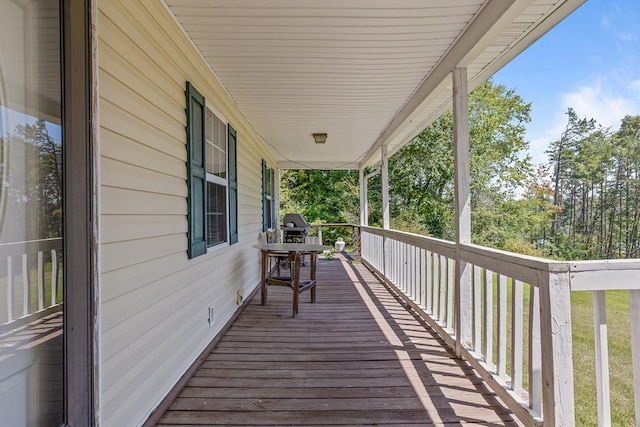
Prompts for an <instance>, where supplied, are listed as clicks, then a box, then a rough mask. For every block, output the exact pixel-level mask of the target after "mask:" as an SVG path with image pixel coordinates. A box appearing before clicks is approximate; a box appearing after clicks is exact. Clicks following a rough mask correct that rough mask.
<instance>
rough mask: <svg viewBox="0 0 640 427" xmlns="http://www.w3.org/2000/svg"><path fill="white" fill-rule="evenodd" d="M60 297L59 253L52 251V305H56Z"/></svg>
mask: <svg viewBox="0 0 640 427" xmlns="http://www.w3.org/2000/svg"><path fill="white" fill-rule="evenodd" d="M57 296H58V252H56V250H55V249H53V250H51V305H56V302H57V299H56V298H57Z"/></svg>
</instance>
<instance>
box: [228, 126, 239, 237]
mask: <svg viewBox="0 0 640 427" xmlns="http://www.w3.org/2000/svg"><path fill="white" fill-rule="evenodd" d="M228 129H229V138H228V147H227V150H228V153H229V154H228V156H229V159H228V162H229V244H231V245H233V244H234V243H238V155H237V150H236V149H237V144H236V142H237V137H236V131H235V129H234V128H232V127H231V125H229V126H228Z"/></svg>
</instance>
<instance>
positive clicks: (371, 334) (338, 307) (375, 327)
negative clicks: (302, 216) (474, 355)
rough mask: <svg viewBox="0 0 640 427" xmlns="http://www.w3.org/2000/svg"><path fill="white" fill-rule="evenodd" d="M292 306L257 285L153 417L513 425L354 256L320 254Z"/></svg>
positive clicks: (286, 295)
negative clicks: (311, 285)
mask: <svg viewBox="0 0 640 427" xmlns="http://www.w3.org/2000/svg"><path fill="white" fill-rule="evenodd" d="M290 316H291V290H290V289H287V288H282V287H276V286H272V287H270V288H269V300H268V302H267V305H265V306H262V305H260V295H259V293H258V294H257V295H255V296H254V297H253V299H252V300H251V301H250V303H249V304H248V306H247V307H246V309H245V310H244V311H243V312H242V313H241V314H240V316H239V317H238V319H237V320H236V321H235V322H234V323H233V325H232V326H231V327H230V328H229V330H228V331H227V332H226V333H225V334H224V336H223V337H222V338H221V339H220V341H219V342H218V344H217V346H216V348H215V349H214V350H213V351H212V352H211V353H210V354H209V355H208V357H207V358H206V360H205V361H204V362H203V363H202V365H201V366H200V367H199V369H198V370H197V371H196V373H195V375H194V376H193V377H192V378H191V379H190V380H189V381H188V383H187V385H186V387H185V388H184V390H182V392H181V393H180V395H179V396H178V398H177V399H176V400H175V401H174V403H173V404H172V405H171V407H170V408H169V410H167V412H165V414H164V415H163V416H162V418H161V419H160V421H159V423H158V425H163V426H164V425H182V426H186V425H224V426H235V425H244V426H247V425H251V426H275V425H278V426H282V425H289V426H302V425H304V426H311V425H315V426H321V425H322V426H342V425H344V426H371V425H395V426H454V425H482V426H515V425H517V424H516V423H515V422H514V418H513V417H512V415H511V413H510V411H509V410H508V409H507V408H506V407H504V406H503V405H502V403H501V402H500V401H499V400H498V399H497V398H496V396H495V395H494V394H493V393H492V392H491V391H489V390H488V389H487V388H486V387H485V385H484V384H483V382H482V380H481V379H480V378H479V377H478V376H477V375H476V374H475V372H474V371H473V369H471V368H470V367H468V366H467V365H466V364H465V363H464V362H462V361H461V360H459V359H457V358H456V357H455V355H454V354H453V353H451V352H450V351H448V350H447V349H446V347H445V346H444V343H443V342H442V341H441V340H440V339H439V338H438V337H437V336H436V335H435V333H434V332H432V330H431V329H430V328H429V327H428V326H427V325H426V323H424V322H423V321H421V320H420V319H418V318H417V317H415V316H414V315H413V314H412V313H411V312H409V311H407V309H406V308H405V306H404V305H402V304H401V303H400V302H399V300H398V299H397V298H396V297H394V295H392V294H391V293H390V292H389V291H388V290H387V288H386V287H385V286H383V285H382V284H381V283H380V282H379V281H378V280H377V279H376V278H374V277H373V275H372V274H371V273H370V272H369V270H367V269H366V268H365V267H364V266H363V265H362V264H359V263H349V262H348V261H347V260H346V259H345V258H344V257H342V256H340V257H339V258H338V259H336V260H333V261H325V260H320V261H319V263H318V295H317V301H316V303H315V304H310V303H309V294H308V292H306V293H303V294H302V295H301V296H300V311H299V315H298V317H297V318H292V317H290Z"/></svg>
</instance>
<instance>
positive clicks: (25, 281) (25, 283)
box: [22, 254, 29, 316]
mask: <svg viewBox="0 0 640 427" xmlns="http://www.w3.org/2000/svg"><path fill="white" fill-rule="evenodd" d="M28 261H29V256H28V255H27V254H22V315H23V316H26V315H27V314H29V262H28Z"/></svg>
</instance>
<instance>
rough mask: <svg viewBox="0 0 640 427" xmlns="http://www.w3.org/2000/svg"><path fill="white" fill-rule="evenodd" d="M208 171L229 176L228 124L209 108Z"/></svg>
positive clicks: (224, 177) (207, 126)
mask: <svg viewBox="0 0 640 427" xmlns="http://www.w3.org/2000/svg"><path fill="white" fill-rule="evenodd" d="M206 129H207V135H206V136H207V147H206V150H207V173H210V174H212V175H215V176H217V177H220V178H223V179H226V177H227V126H226V125H225V124H224V123H223V122H222V121H221V120H220V119H219V118H218V117H216V115H215V114H213V112H212V111H211V110H209V109H207V124H206Z"/></svg>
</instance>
